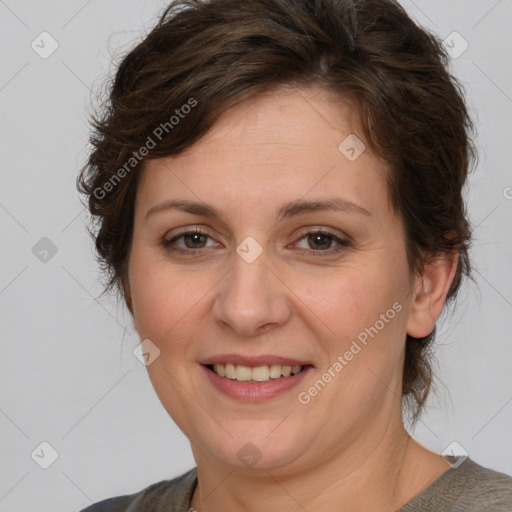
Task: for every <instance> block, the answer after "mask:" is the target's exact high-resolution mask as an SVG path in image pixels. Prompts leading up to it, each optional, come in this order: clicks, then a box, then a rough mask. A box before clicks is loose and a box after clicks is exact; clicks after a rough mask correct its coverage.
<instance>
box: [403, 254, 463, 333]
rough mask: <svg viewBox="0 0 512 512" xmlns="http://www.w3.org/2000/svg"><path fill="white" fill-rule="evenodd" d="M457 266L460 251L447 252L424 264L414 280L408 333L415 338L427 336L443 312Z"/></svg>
mask: <svg viewBox="0 0 512 512" xmlns="http://www.w3.org/2000/svg"><path fill="white" fill-rule="evenodd" d="M457 265H458V252H456V251H455V252H445V253H441V255H440V256H438V257H436V258H435V259H434V260H433V261H431V262H430V263H428V264H426V265H425V268H424V270H423V273H422V275H421V276H417V277H416V278H415V283H414V290H413V297H412V307H411V312H410V314H409V319H408V321H407V328H406V332H407V334H408V335H409V336H412V337H414V338H424V337H425V336H428V335H429V334H430V333H431V332H432V331H433V330H434V327H435V325H436V321H437V319H438V318H439V315H440V314H441V311H442V310H443V306H444V304H445V302H446V295H447V294H448V291H449V289H450V286H451V284H452V281H453V278H454V276H455V272H456V270H457Z"/></svg>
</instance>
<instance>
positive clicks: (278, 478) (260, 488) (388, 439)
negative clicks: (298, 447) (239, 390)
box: [191, 420, 448, 512]
mask: <svg viewBox="0 0 512 512" xmlns="http://www.w3.org/2000/svg"><path fill="white" fill-rule="evenodd" d="M379 427H380V428H379ZM324 455H325V456H323V457H318V456H317V457H316V459H317V460H318V459H320V460H321V463H318V464H317V465H313V464H307V463H306V464H304V465H302V466H300V467H298V466H297V467H295V468H293V469H290V468H288V467H284V466H283V467H280V468H278V469H268V470H265V469H258V470H255V469H252V470H247V469H245V468H244V469H241V468H232V467H231V468H230V467H227V466H221V465H219V464H214V463H212V461H210V460H208V459H207V458H206V457H203V456H202V454H201V453H198V452H197V450H194V457H195V459H196V462H197V469H198V485H197V487H196V490H195V493H194V496H193V499H192V502H191V506H192V508H193V509H195V510H197V511H198V512H211V511H215V510H223V511H224V512H232V511H233V512H234V511H237V512H238V511H239V510H246V511H250V512H252V511H256V510H261V509H262V508H263V509H264V510H266V511H268V512H278V511H279V512H288V511H290V512H291V511H292V510H293V511H296V510H298V509H306V510H322V509H325V510H332V509H333V504H336V510H350V511H351V512H363V511H367V510H390V511H391V510H396V509H398V508H399V507H401V506H403V505H404V504H405V503H407V502H408V501H410V500H411V499H412V498H413V497H414V496H416V495H417V494H419V493H420V492H421V491H422V490H423V489H424V488H425V487H427V486H428V485H429V484H430V483H431V482H432V481H434V480H435V479H436V478H437V477H439V476H440V475H441V474H442V473H443V472H444V471H446V470H447V469H448V466H447V465H446V464H445V463H444V461H443V460H442V459H441V458H440V457H439V456H437V455H435V454H433V453H432V452H430V451H428V450H426V449H425V448H423V447H422V446H421V445H419V444H418V443H416V442H415V441H414V440H413V439H412V438H411V437H410V436H409V435H408V434H407V432H406V431H405V429H404V428H403V425H402V423H401V420H400V421H398V424H397V423H396V422H395V423H394V424H392V423H391V422H390V421H387V422H384V424H383V423H382V422H381V423H380V425H375V424H373V425H372V428H367V429H366V430H365V431H363V432H360V434H359V435H358V436H357V438H356V439H355V441H353V442H350V443H349V445H348V446H345V447H343V448H342V449H341V450H340V451H339V452H336V453H332V451H331V452H330V453H329V454H327V453H326V454H324Z"/></svg>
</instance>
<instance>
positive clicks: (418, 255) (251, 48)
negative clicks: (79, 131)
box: [78, 0, 476, 418]
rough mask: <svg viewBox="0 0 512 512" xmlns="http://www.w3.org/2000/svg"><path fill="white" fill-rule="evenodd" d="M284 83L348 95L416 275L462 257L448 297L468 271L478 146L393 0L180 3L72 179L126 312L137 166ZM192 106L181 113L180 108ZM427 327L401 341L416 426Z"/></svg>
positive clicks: (432, 59) (115, 89) (441, 56)
mask: <svg viewBox="0 0 512 512" xmlns="http://www.w3.org/2000/svg"><path fill="white" fill-rule="evenodd" d="M281 85H293V86H297V87H301V86H304V87H306V86H311V85H320V86H322V87H323V88H324V89H325V90H327V91H330V92H332V93H334V94H336V95H337V96H338V97H340V98H342V99H350V100H353V101H355V103H356V105H357V106H358V109H359V114H360V122H361V127H362V132H363V135H364V137H365V138H366V139H367V141H368V143H369V144H370V146H371V147H372V148H373V149H374V150H375V151H376V153H377V154H378V155H380V156H381V157H382V158H383V159H384V160H385V161H386V162H387V163H388V164H389V166H390V168H391V169H392V172H391V173H389V176H388V188H389V195H390V199H391V202H392V205H393V207H394V209H395V211H397V212H398V213H399V214H400V215H401V218H402V219H403V222H404V226H405V232H406V240H405V243H406V249H407V256H408V261H409V267H410V270H411V273H412V272H416V273H418V272H421V271H422V270H423V268H424V267H423V266H424V264H425V263H426V256H425V255H427V254H429V255H430V256H435V255H438V254H440V253H442V252H452V251H458V268H457V273H456V275H455V278H454V280H453V283H452V285H451V288H450V290H449V293H448V299H452V298H453V297H454V296H455V295H456V292H457V290H458V289H459V286H460V283H461V279H462V277H463V275H470V262H469V257H468V248H469V241H470V237H471V233H470V227H469V223H468V220H467V218H466V213H465V205H464V201H463V197H462V192H463V187H464V184H465V181H466V177H467V174H468V170H469V167H470V164H471V161H472V160H473V159H474V158H475V157H476V151H475V149H474V145H473V143H472V140H471V137H470V135H471V133H472V130H473V125H472V123H471V119H470V117H469V115H468V111H467V109H466V105H465V101H464V92H463V89H462V87H461V86H460V84H459V82H458V81H457V80H456V79H455V78H454V77H453V76H451V75H450V73H449V71H448V56H447V54H446V53H445V51H444V48H443V45H442V43H441V42H440V41H439V39H438V38H437V37H436V36H435V35H432V34H430V33H429V32H427V31H426V30H425V29H423V28H420V27H419V26H417V25H416V24H415V23H414V22H413V21H412V20H411V19H410V18H409V17H408V15H407V14H406V12H405V11H404V10H403V8H402V7H400V5H399V4H398V3H397V2H395V1H393V0H243V1H240V0H210V1H207V0H181V1H177V2H174V3H173V4H171V5H170V6H169V7H168V8H167V9H166V10H165V11H164V12H163V14H162V15H161V17H160V19H159V21H158V23H157V25H156V26H155V28H154V29H153V30H152V31H151V32H150V33H149V34H148V35H147V36H146V37H145V38H144V39H143V40H142V42H140V44H138V45H137V46H136V47H135V48H134V49H132V50H131V51H130V52H129V53H128V54H127V55H126V56H125V57H124V59H123V60H122V62H121V63H120V65H119V66H118V69H117V73H116V75H115V78H114V80H113V82H112V84H110V87H109V95H108V98H106V101H105V102H104V105H103V106H102V109H101V110H100V112H99V114H98V115H93V116H92V119H91V124H92V127H93V131H92V135H91V143H92V151H91V153H90V156H89V158H88V161H87V164H86V165H85V166H84V168H83V169H82V171H81V173H80V176H79V178H78V188H79V190H80V191H81V192H82V193H84V194H85V195H86V197H87V200H88V207H89V211H90V213H91V214H92V218H93V219H94V221H95V222H94V229H93V230H92V233H93V236H94V237H95V244H96V249H97V253H98V260H99V262H100V264H101V265H102V268H103V270H104V271H105V272H106V274H105V275H106V276H107V278H108V280H107V283H106V290H109V289H111V288H113V287H117V289H118V290H120V292H121V294H122V296H123V297H124V299H125V301H126V304H127V306H128V308H129V309H130V310H131V301H130V294H129V288H128V285H127V268H128V260H129V251H130V246H131V237H132V230H133V214H134V201H135V195H136V190H137V183H138V178H139V176H140V174H141V171H142V168H143V163H144V161H145V160H147V159H150V158H157V157H163V156H170V155H176V154H178V153H180V152H181V151H183V150H185V149H186V148H188V147H190V146H191V145H192V144H193V143H194V142H195V141H197V140H198V139H200V137H201V136H202V135H204V134H205V133H206V132H207V131H208V130H209V129H210V128H211V127H212V126H213V125H214V124H215V122H216V121H217V120H218V119H219V117H220V116H221V114H222V113H223V112H224V111H225V110H226V109H227V108H229V107H231V106H233V105H235V104H237V103H239V102H240V101H241V100H243V99H245V98H248V97H250V96H253V95H255V94H257V93H259V92H263V91H272V90H273V89H275V88H277V87H279V86H281ZM185 106H187V108H185ZM434 337H435V329H434V331H433V332H432V333H431V334H430V335H429V336H426V337H424V338H412V337H410V336H407V343H406V357H405V368H404V374H403V397H404V404H407V405H409V406H410V407H409V410H410V411H411V410H412V411H413V417H414V418H417V417H418V414H419V412H420V411H421V408H422V406H423V404H424V402H425V399H426V397H427V394H428V391H429V389H430V385H431V381H432V369H431V364H430V356H429V351H430V350H431V344H432V342H433V340H434Z"/></svg>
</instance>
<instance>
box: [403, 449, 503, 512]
mask: <svg viewBox="0 0 512 512" xmlns="http://www.w3.org/2000/svg"><path fill="white" fill-rule="evenodd" d="M432 510H436V511H439V512H480V511H486V512H510V511H512V477H510V476H508V475H506V474H504V473H500V472H498V471H493V470H492V469H488V468H485V467H483V466H481V465H479V464H477V463H476V462H474V461H473V460H471V459H466V460H464V462H462V463H461V464H460V465H458V464H457V463H456V462H455V463H454V464H453V466H452V467H451V468H450V469H449V470H448V471H446V472H445V473H444V474H443V475H441V476H440V477H439V478H438V479H437V480H436V481H435V482H434V483H432V484H431V485H430V486H429V487H427V489H425V490H424V491H423V492H422V493H421V494H419V495H418V496H416V497H415V498H414V499H413V500H411V501H410V502H409V503H408V504H407V505H405V506H404V507H402V508H401V509H400V512H427V511H428V512H430V511H432Z"/></svg>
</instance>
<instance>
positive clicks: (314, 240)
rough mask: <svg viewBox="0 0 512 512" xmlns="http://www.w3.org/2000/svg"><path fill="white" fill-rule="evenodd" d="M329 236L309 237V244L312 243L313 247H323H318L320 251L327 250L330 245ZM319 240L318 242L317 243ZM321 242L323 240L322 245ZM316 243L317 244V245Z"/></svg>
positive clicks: (315, 235)
mask: <svg viewBox="0 0 512 512" xmlns="http://www.w3.org/2000/svg"><path fill="white" fill-rule="evenodd" d="M329 239H330V236H329V235H320V234H314V235H310V238H309V240H310V242H311V241H313V245H315V244H316V245H317V246H318V245H320V246H323V247H320V248H321V249H328V248H329V245H330V240H329ZM319 240H320V242H318V241H319ZM321 240H324V243H323V244H322V242H321ZM317 242H318V244H317Z"/></svg>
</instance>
